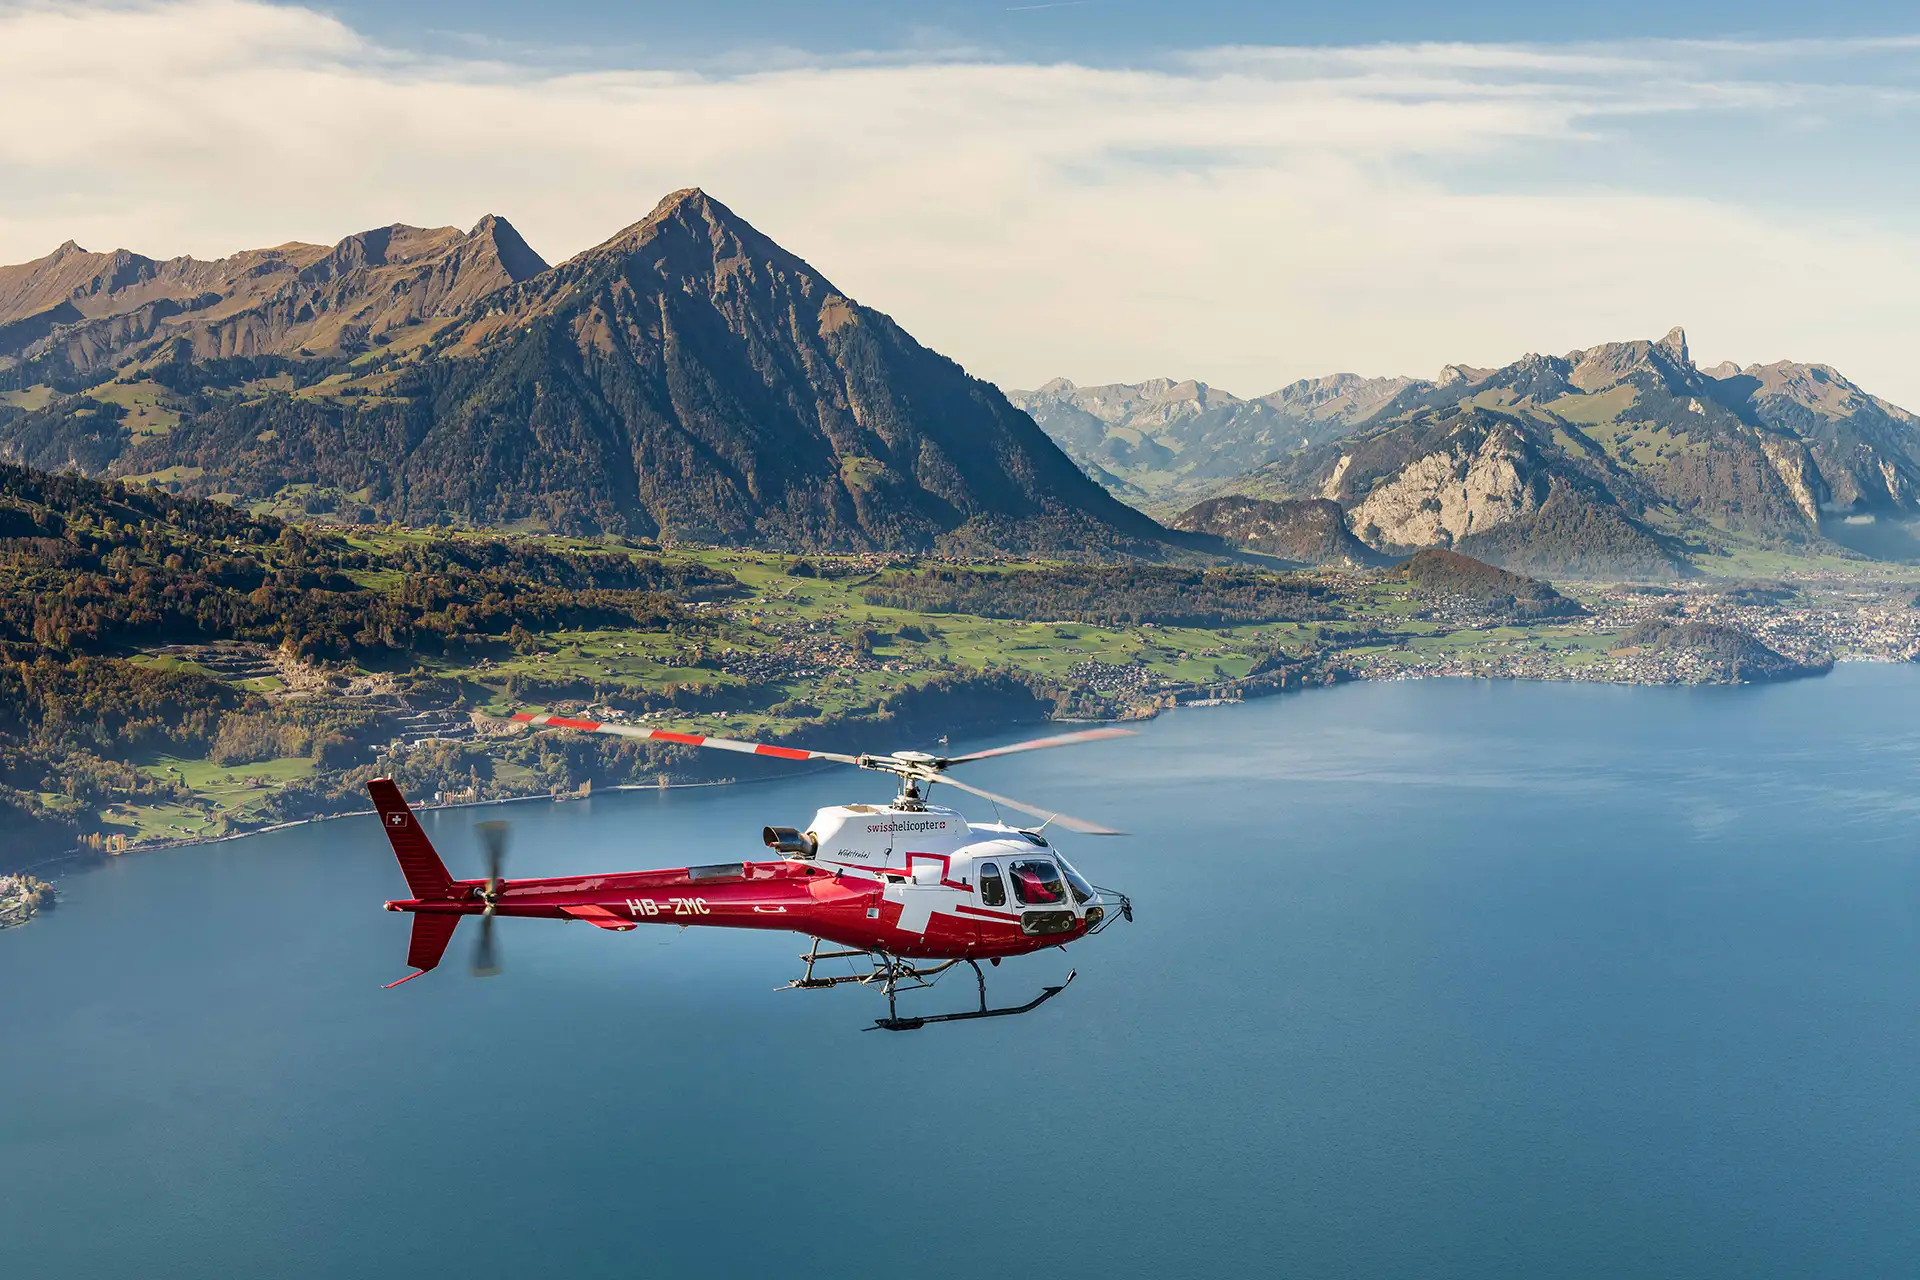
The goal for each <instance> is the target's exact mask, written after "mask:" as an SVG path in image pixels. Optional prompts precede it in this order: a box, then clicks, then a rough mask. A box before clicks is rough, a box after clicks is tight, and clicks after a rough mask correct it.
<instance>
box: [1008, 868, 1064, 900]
mask: <svg viewBox="0 0 1920 1280" xmlns="http://www.w3.org/2000/svg"><path fill="white" fill-rule="evenodd" d="M1008 870H1009V872H1010V874H1011V877H1012V880H1013V896H1014V899H1015V900H1016V901H1018V902H1019V903H1020V905H1021V906H1024V907H1056V906H1065V905H1066V902H1067V886H1066V884H1065V883H1064V882H1063V881H1062V880H1061V879H1060V868H1058V867H1056V866H1054V865H1053V863H1051V862H1047V861H1043V860H1041V859H1038V858H1019V859H1016V860H1015V861H1014V862H1013V863H1012V865H1011V866H1010V867H1009V868H1008Z"/></svg>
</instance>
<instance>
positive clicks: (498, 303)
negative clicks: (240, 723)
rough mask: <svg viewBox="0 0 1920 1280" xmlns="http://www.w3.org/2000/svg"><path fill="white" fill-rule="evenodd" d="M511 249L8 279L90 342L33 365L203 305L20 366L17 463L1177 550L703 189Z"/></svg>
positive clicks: (619, 517)
mask: <svg viewBox="0 0 1920 1280" xmlns="http://www.w3.org/2000/svg"><path fill="white" fill-rule="evenodd" d="M509 230H510V229H509V228H506V224H505V223H504V222H501V221H500V220H498V219H490V220H488V221H487V222H484V223H482V224H481V227H480V228H477V229H476V230H475V232H473V233H472V234H471V235H470V236H468V237H465V238H461V237H457V236H453V235H451V234H448V233H443V232H431V233H426V232H421V233H413V232H407V231H406V229H404V228H393V229H388V231H385V232H369V233H366V234H365V235H362V236H356V237H350V238H349V239H348V240H346V241H342V242H341V244H340V245H337V246H335V247H334V248H333V249H332V250H327V251H320V250H317V249H315V248H314V247H313V246H292V247H287V248H283V249H280V250H264V251H259V252H258V253H256V254H253V255H245V254H243V255H237V256H236V257H235V258H230V259H224V260H222V261H221V263H218V264H192V263H191V261H190V260H185V259H177V260H174V263H159V264H155V263H151V262H150V261H149V260H147V259H135V258H133V256H132V255H128V261H129V263H131V264H132V265H130V266H125V267H122V266H115V265H113V264H112V263H108V262H105V261H97V260H96V259H104V258H110V257H112V256H113V255H87V257H88V261H87V262H85V263H78V262H66V261H61V258H62V255H61V254H60V253H56V254H55V255H53V256H52V258H49V259H42V260H41V261H40V262H39V263H33V264H28V265H27V266H26V267H21V268H12V269H10V271H9V273H8V274H7V275H6V276H4V277H0V298H13V297H15V296H17V297H19V298H20V299H21V300H22V301H20V302H19V303H16V304H14V305H13V310H12V311H9V312H4V313H0V314H4V315H13V314H15V313H24V314H22V315H21V319H22V320H24V319H30V318H32V317H34V316H45V315H46V313H47V311H48V309H49V307H58V306H67V307H71V308H73V309H74V310H78V311H80V312H81V313H82V314H83V317H86V318H84V319H83V320H81V321H74V322H61V323H59V324H56V325H55V326H54V327H53V328H52V329H51V330H49V331H48V333H47V334H46V335H45V336H43V337H41V338H37V339H35V340H34V342H33V343H32V344H29V346H27V347H25V348H22V349H21V355H22V358H23V359H24V360H25V361H27V362H29V363H30V362H32V361H35V360H38V361H47V360H50V359H52V358H53V357H52V353H53V352H54V351H55V350H56V349H59V350H68V349H71V348H73V347H74V346H75V344H76V343H78V342H79V337H78V334H79V331H80V330H81V329H83V328H85V326H87V325H89V324H98V323H101V322H102V321H103V320H109V319H116V318H119V319H123V318H124V317H125V316H126V315H127V314H128V313H127V312H126V311H125V310H124V305H125V304H132V303H135V302H140V303H141V305H143V306H146V305H150V304H149V303H147V302H146V301H144V300H145V299H146V298H147V297H148V295H149V294H150V293H152V292H153V291H155V290H158V289H161V288H162V285H161V284H150V283H143V281H145V280H148V279H149V278H150V279H151V280H152V281H160V282H164V286H165V288H169V289H173V290H174V291H175V292H176V293H177V292H180V291H182V290H184V289H185V288H187V287H189V286H187V285H182V284H178V283H176V282H179V281H189V280H190V281H191V287H200V286H201V285H202V284H204V285H205V287H206V290H207V294H206V296H208V297H210V298H212V299H213V300H212V301H207V302H205V303H204V304H203V305H200V306H199V307H198V309H197V310H196V311H194V312H193V313H191V314H187V313H185V312H173V313H169V314H168V315H167V316H166V317H164V318H163V321H162V323H163V324H164V325H165V326H166V327H164V328H156V329H154V330H152V331H150V332H149V333H148V335H147V337H146V338H145V339H137V338H132V337H129V338H127V339H126V340H125V341H124V342H122V343H121V345H119V346H118V347H114V348H112V349H111V352H109V351H108V348H107V347H106V345H105V344H100V347H99V350H100V351H101V352H102V354H101V355H99V356H97V357H93V356H89V357H88V358H90V359H92V360H93V363H92V364H87V363H85V361H84V360H81V359H76V358H68V359H67V361H66V363H65V365H64V366H63V370H62V372H64V374H65V376H67V377H69V378H73V377H82V376H83V375H84V377H83V381H86V380H89V379H91V380H92V381H91V382H89V384H88V385H87V386H86V387H85V389H84V394H78V395H69V396H64V397H57V398H55V399H53V400H52V401H50V402H48V403H44V404H38V403H35V402H31V401H29V400H27V399H26V398H25V397H24V388H25V381H26V378H27V377H29V376H31V371H30V370H29V369H28V365H27V364H23V365H21V366H20V367H19V368H16V369H14V370H10V371H9V372H10V373H12V374H13V385H14V386H15V387H16V388H17V390H16V392H15V395H14V399H15V401H16V408H15V410H14V411H13V412H12V413H11V415H10V420H8V421H5V422H0V452H4V454H5V455H6V456H9V457H12V458H15V459H17V460H20V461H25V462H28V463H31V464H33V465H36V466H40V467H51V468H60V467H69V468H77V469H80V470H83V471H88V472H94V473H105V474H109V475H115V476H128V477H151V478H158V479H162V480H164V481H166V482H168V483H170V484H172V485H174V486H176V487H178V488H180V489H182V490H184V491H188V492H197V493H203V494H218V495H226V496H229V497H231V498H237V499H242V500H247V501H254V502H279V503H283V504H284V503H287V502H293V503H297V504H298V505H299V506H300V507H303V508H304V509H305V510H306V511H307V512H309V513H312V514H328V513H331V514H333V515H335V516H336V517H339V518H347V519H354V518H358V519H374V518H393V519H399V520H403V521H407V522H410V523H416V524H428V523H436V522H440V523H453V524H470V525H496V526H527V527H540V528H549V529H557V530H571V531H580V532H587V531H596V530H604V531H613V532H621V533H630V534H641V535H659V536H662V537H666V538H670V539H683V540H691V541H699V542H714V543H751V544H758V545H769V546H779V547H788V548H796V549H842V550H853V549H903V550H904V549H932V548H934V547H936V546H938V547H945V548H952V549H955V550H967V551H989V550H990V551H1008V552H1014V553H1018V554H1034V553H1042V552H1045V553H1075V554H1103V555H1105V554H1124V553H1139V554H1150V555H1151V554H1160V553H1162V552H1164V551H1165V550H1166V547H1167V539H1168V537H1169V535H1168V534H1167V531H1165V530H1163V529H1162V528H1160V526H1158V525H1157V524H1155V523H1154V522H1153V521H1152V520H1150V519H1148V518H1147V517H1146V516H1144V515H1142V514H1140V513H1139V512H1137V511H1135V510H1133V509H1132V508H1130V507H1127V506H1125V505H1123V504H1122V503H1120V502H1119V501H1117V500H1116V499H1114V498H1113V497H1112V496H1110V495H1109V494H1108V493H1107V492H1106V491H1105V490H1104V489H1102V488H1101V487H1100V486H1099V485H1098V484H1096V483H1095V482H1093V481H1092V480H1090V479H1088V478H1087V477H1086V476H1085V475H1084V474H1082V472H1081V471H1080V469H1079V468H1078V467H1076V466H1075V465H1074V464H1073V463H1072V462H1071V461H1070V460H1069V459H1068V458H1067V457H1066V456H1065V455H1064V454H1062V453H1061V452H1060V450H1059V449H1058V448H1056V447H1055V446H1054V444H1053V443H1052V442H1051V441H1050V440H1049V439H1048V438H1047V436H1046V434H1045V433H1044V432H1042V431H1041V430H1040V429H1039V428H1038V427H1037V426H1036V425H1035V424H1034V422H1033V420H1032V419H1031V418H1029V417H1028V416H1027V415H1026V414H1024V413H1021V412H1020V411H1019V410H1018V409H1016V408H1014V407H1013V405H1011V404H1009V403H1008V401H1007V399H1006V397H1005V396H1003V395H1002V394H1001V393H1000V392H999V391H998V390H997V389H996V388H994V387H993V386H991V385H990V384H988V383H985V382H982V381H980V380H978V379H975V378H972V377H970V376H968V375H967V373H966V372H965V371H964V370H963V369H961V368H960V367H959V366H958V365H957V364H955V363H954V362H953V361H951V360H948V359H947V358H945V357H944V356H941V355H939V354H937V353H935V352H932V351H929V350H928V349H926V348H925V347H923V346H921V345H920V344H919V343H918V342H916V341H914V339H913V338H912V337H911V336H910V335H909V334H907V333H906V332H905V331H904V330H902V329H901V328H900V327H899V326H898V325H897V324H895V323H894V322H893V321H892V320H891V319H890V318H889V317H887V316H885V315H883V314H881V313H880V312H877V311H874V310H872V309H870V308H867V307H864V306H861V305H860V304H859V303H857V302H855V301H854V300H852V299H851V298H848V297H847V296H846V295H845V294H844V293H842V292H841V291H840V290H839V289H837V288H836V287H835V286H834V285H833V283H832V282H831V281H829V280H827V279H826V278H825V277H824V276H823V275H821V274H820V273H819V272H818V271H816V270H815V269H814V268H813V267H812V266H810V265H809V264H808V263H806V262H804V261H802V260H801V259H800V258H798V257H795V256H794V255H793V254H791V253H789V252H787V251H786V250H785V249H783V248H781V247H780V246H779V245H777V244H775V243H774V242H773V241H772V240H770V239H768V238H767V237H766V236H764V235H762V234H761V233H760V232H758V231H757V230H755V229H754V228H753V227H752V226H750V225H749V224H748V223H747V222H746V221H745V220H743V219H741V218H740V217H739V216H738V215H736V214H734V213H733V212H732V211H731V210H729V209H727V208H726V207H725V206H724V205H722V204H720V203H719V202H718V201H716V200H714V199H712V198H711V197H709V196H707V195H706V194H705V193H703V192H700V191H698V190H686V191H679V192H675V193H674V194H672V195H670V196H668V197H667V198H666V199H665V200H663V201H661V203H660V205H659V206H658V207H657V208H656V209H655V210H654V211H653V212H652V213H651V214H649V215H648V216H647V217H646V218H645V219H643V220H642V221H640V222H637V223H635V224H633V225H632V226H630V227H628V228H626V229H625V230H623V231H621V232H620V233H619V234H617V235H615V236H614V237H613V238H612V239H610V240H608V241H606V242H605V243H604V244H601V245H599V246H597V247H595V248H592V249H589V250H587V251H586V252H584V253H581V254H579V255H577V256H576V257H574V258H572V259H570V260H568V261H567V262H565V263H562V264H561V265H559V266H558V267H553V268H545V266H544V264H543V263H540V261H539V259H538V258H537V257H536V256H533V255H532V254H531V251H530V250H528V251H527V252H526V254H519V253H517V252H516V253H507V252H503V251H502V249H501V246H503V245H506V244H510V243H518V237H517V236H514V237H512V238H511V240H510V241H509V240H508V239H507V238H506V233H507V231H509ZM403 232H405V234H402V233H403ZM489 237H491V240H489ZM488 243H491V244H492V245H493V249H492V250H491V251H489V250H488V249H487V245H488ZM63 252H66V254H67V257H68V258H73V257H74V252H75V251H63ZM242 262H246V263H251V264H253V265H251V266H248V267H246V268H245V269H244V270H241V269H238V268H236V267H235V266H234V265H233V264H237V263H242ZM176 263H187V264H189V265H185V266H176V265H175V264H176ZM140 264H146V265H144V266H142V265H140ZM495 264H497V268H498V269H497V270H494V269H493V266H494V265H495ZM215 267H218V268H219V271H218V272H216V271H214V270H213V269H214V268H215ZM536 268H538V269H536ZM103 273H105V277H104V282H103ZM143 273H144V274H143ZM249 273H255V274H258V275H260V276H261V277H263V278H264V277H275V278H278V277H279V276H286V277H287V278H286V280H283V281H282V282H281V283H280V284H277V285H273V286H272V287H271V288H269V287H268V286H267V285H265V284H259V285H256V284H254V283H252V281H253V279H254V274H249ZM122 277H125V279H124V280H122ZM116 281H118V282H119V283H117V284H116V283H115V282H116ZM294 281H297V282H298V284H299V287H298V288H295V287H293V284H292V283H291V282H294ZM223 289H224V290H226V292H224V293H223V292H222V290H223ZM62 290H67V292H65V293H62V292H61V291H62ZM142 290H146V291H147V292H142ZM97 294H103V295H107V296H108V297H109V298H112V297H119V298H121V299H122V303H107V304H101V303H99V302H98V301H97V298H96V295H97ZM56 295H58V300H57V301H54V299H55V298H56ZM262 295H264V296H262ZM114 306H121V307H122V309H121V310H118V311H115V310H113V307H114ZM35 307H38V308H39V309H38V310H33V308H35ZM89 307H94V308H96V309H97V310H98V311H99V312H100V315H99V316H98V317H93V316H89V315H88V314H87V313H88V308H89ZM19 322H20V321H19V320H16V321H14V323H19ZM36 323H39V322H38V321H36ZM408 334H412V335H417V336H414V337H410V338H408V339H407V340H404V341H403V340H400V339H401V338H402V337H403V336H404V335H408ZM62 344H65V345H64V346H63V345H62ZM362 347H364V348H365V349H364V350H363V349H361V348H362ZM88 350H89V351H91V350H92V348H89V349H88ZM109 361H117V362H118V363H117V364H115V365H113V367H112V370H111V372H112V373H113V377H112V381H110V382H108V381H101V380H100V379H104V378H105V377H106V376H107V373H106V372H104V371H102V367H103V365H105V364H106V363H107V362H109ZM89 370H92V371H93V372H89ZM0 385H5V384H4V383H0Z"/></svg>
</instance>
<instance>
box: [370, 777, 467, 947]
mask: <svg viewBox="0 0 1920 1280" xmlns="http://www.w3.org/2000/svg"><path fill="white" fill-rule="evenodd" d="M367 794H368V795H370V796H372V797H373V807H374V808H376V809H378V810H379V811H380V823H381V825H382V826H383V827H385V828H386V832H387V840H388V842H389V843H391V844H392V845H393V856H394V857H396V858H398V859H399V860H400V872H401V874H402V875H404V876H406V878H407V888H408V889H410V890H412V892H413V896H414V897H415V898H426V899H436V900H441V901H444V900H446V899H449V898H451V897H453V877H452V876H450V875H448V874H447V867H446V864H445V863H443V862H441V861H440V855H439V854H437V853H435V852H434V851H433V845H432V844H431V843H430V842H429V841H428V840H427V833H426V832H424V831H422V830H421V829H420V823H419V822H418V821H417V820H416V819H415V818H414V816H413V810H411V809H409V808H407V802H406V800H405V798H404V797H402V796H401V794H400V788H399V787H396V786H394V785H393V779H392V778H375V779H373V780H372V781H370V782H368V783H367ZM456 919H457V918H456ZM420 925H421V920H420V919H416V920H415V921H414V926H413V927H414V934H413V936H414V941H415V945H416V946H417V945H418V943H419V940H420ZM452 933H453V930H452V929H451V928H449V929H448V930H447V934H448V936H451V935H452ZM446 945H447V944H446V939H445V938H442V939H441V940H440V948H441V949H442V950H444V949H445V947H446ZM434 959H435V961H436V963H437V962H438V960H439V952H438V951H436V952H435V953H434ZM421 967H423V968H427V969H431V968H432V967H433V965H423V966H421Z"/></svg>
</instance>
